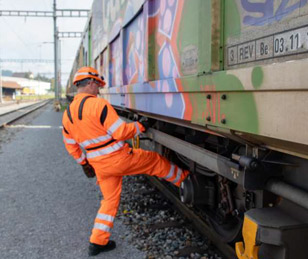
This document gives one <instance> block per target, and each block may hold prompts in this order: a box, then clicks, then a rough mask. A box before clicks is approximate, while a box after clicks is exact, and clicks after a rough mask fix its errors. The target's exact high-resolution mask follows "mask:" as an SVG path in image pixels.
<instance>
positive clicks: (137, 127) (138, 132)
mask: <svg viewBox="0 0 308 259" xmlns="http://www.w3.org/2000/svg"><path fill="white" fill-rule="evenodd" d="M134 123H135V127H136V129H137V133H136V134H135V137H136V136H138V135H139V134H140V129H139V125H138V123H137V121H136V122H134Z"/></svg>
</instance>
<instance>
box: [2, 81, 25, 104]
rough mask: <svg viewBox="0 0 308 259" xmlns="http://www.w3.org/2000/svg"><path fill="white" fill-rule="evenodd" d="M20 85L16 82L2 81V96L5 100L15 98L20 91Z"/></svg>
mask: <svg viewBox="0 0 308 259" xmlns="http://www.w3.org/2000/svg"><path fill="white" fill-rule="evenodd" d="M22 89H23V88H22V86H21V85H20V84H18V83H16V82H11V81H2V98H3V99H4V100H5V101H11V100H15V97H16V95H19V94H20V93H21V91H22Z"/></svg>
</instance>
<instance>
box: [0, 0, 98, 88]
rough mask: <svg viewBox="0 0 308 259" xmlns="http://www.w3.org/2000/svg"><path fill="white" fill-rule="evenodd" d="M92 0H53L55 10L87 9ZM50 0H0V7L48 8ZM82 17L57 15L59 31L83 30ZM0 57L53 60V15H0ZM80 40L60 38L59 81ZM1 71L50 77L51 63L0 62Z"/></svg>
mask: <svg viewBox="0 0 308 259" xmlns="http://www.w3.org/2000/svg"><path fill="white" fill-rule="evenodd" d="M92 2H93V0H57V9H91V6H92ZM52 9H53V0H0V10H29V11H32V10H37V11H52ZM86 21H87V19H86V18H58V19H57V24H58V27H59V31H83V30H84V28H85V23H86ZM0 35H1V36H0V58H1V59H40V58H41V59H53V55H54V53H53V44H50V43H43V42H52V41H53V18H37V17H27V18H25V17H8V16H5V17H3V16H0ZM80 41H81V39H80V38H77V39H70V38H62V39H61V42H62V43H61V46H62V51H61V52H62V55H61V57H62V72H63V73H62V84H64V85H66V82H67V77H68V73H69V72H70V70H71V67H72V63H73V60H74V58H75V56H76V53H77V48H78V46H79V44H80ZM1 67H2V69H3V70H5V69H8V70H13V71H17V72H28V71H31V72H33V73H34V75H36V74H37V73H40V74H43V73H45V74H44V75H46V76H48V77H53V73H54V65H53V64H43V63H36V64H33V63H23V64H21V63H2V64H1Z"/></svg>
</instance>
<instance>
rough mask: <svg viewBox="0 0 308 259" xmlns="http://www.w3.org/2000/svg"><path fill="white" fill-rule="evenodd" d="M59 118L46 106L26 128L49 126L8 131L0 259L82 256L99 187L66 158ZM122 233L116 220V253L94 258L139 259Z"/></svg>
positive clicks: (0, 185)
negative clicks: (47, 126)
mask: <svg viewBox="0 0 308 259" xmlns="http://www.w3.org/2000/svg"><path fill="white" fill-rule="evenodd" d="M61 117H62V113H56V112H54V111H53V110H52V106H51V105H48V106H46V107H45V108H44V109H43V112H42V113H41V114H40V115H39V116H38V117H37V118H35V119H34V120H33V121H32V123H31V124H32V125H51V126H53V128H49V129H46V128H45V129H42V128H41V129H36V128H25V129H22V130H20V129H16V128H10V129H7V130H8V131H15V130H16V131H17V132H16V134H15V135H14V137H13V138H12V139H11V140H10V141H9V142H4V143H3V144H2V145H1V150H0V258H5V259H10V258H14V259H16V258H31V259H32V258H40V259H41V258H87V248H88V238H89V235H90V233H91V228H92V225H93V220H94V218H95V216H96V213H97V209H98V208H99V202H100V195H99V189H98V187H97V186H96V185H95V180H89V179H87V178H86V177H85V176H84V175H83V173H82V171H81V168H80V166H79V165H77V164H76V163H75V161H74V160H73V159H72V158H71V157H70V156H69V155H68V154H67V152H66V150H65V148H64V145H63V143H62V135H61V130H60V129H59V126H60V125H61ZM17 124H18V122H17ZM1 134H2V131H1V130H0V137H1ZM123 231H126V228H125V226H124V225H123V224H122V223H121V222H120V221H119V220H116V221H115V227H114V229H113V232H112V233H113V234H112V239H114V240H115V241H117V249H116V250H114V251H111V252H108V253H104V254H101V255H98V256H96V257H93V258H136V259H137V258H144V257H145V254H144V253H142V252H140V251H139V250H136V248H133V247H132V246H131V245H129V244H128V243H127V242H126V241H125V240H123V239H122V237H120V235H121V233H123Z"/></svg>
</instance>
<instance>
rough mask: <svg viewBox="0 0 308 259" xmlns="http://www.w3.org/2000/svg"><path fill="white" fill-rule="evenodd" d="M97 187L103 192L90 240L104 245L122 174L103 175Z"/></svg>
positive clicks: (118, 195)
mask: <svg viewBox="0 0 308 259" xmlns="http://www.w3.org/2000/svg"><path fill="white" fill-rule="evenodd" d="M99 187H100V189H101V192H102V194H103V199H102V201H101V207H100V208H99V210H98V213H97V216H96V218H95V222H94V227H93V230H92V235H91V237H90V242H91V243H94V244H98V245H106V244H107V243H108V240H109V237H110V231H111V228H112V227H113V221H114V218H115V216H116V214H117V211H118V207H119V203H120V197H121V190H122V176H104V177H103V179H102V180H101V181H99Z"/></svg>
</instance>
